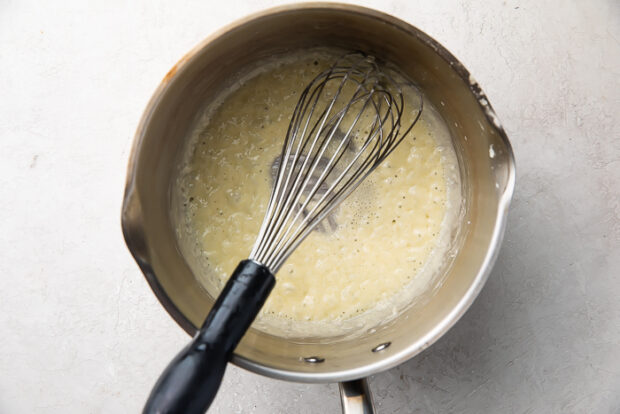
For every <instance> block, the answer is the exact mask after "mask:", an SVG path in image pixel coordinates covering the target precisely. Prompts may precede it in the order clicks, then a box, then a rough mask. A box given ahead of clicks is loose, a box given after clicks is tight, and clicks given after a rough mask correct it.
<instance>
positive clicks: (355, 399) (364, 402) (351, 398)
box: [338, 378, 375, 414]
mask: <svg viewBox="0 0 620 414" xmlns="http://www.w3.org/2000/svg"><path fill="white" fill-rule="evenodd" d="M338 388H340V401H341V402H342V412H343V413H344V414H374V413H375V407H374V405H373V403H372V395H371V394H370V389H369V388H368V380H367V379H366V378H362V379H358V380H353V381H347V382H341V383H339V384H338Z"/></svg>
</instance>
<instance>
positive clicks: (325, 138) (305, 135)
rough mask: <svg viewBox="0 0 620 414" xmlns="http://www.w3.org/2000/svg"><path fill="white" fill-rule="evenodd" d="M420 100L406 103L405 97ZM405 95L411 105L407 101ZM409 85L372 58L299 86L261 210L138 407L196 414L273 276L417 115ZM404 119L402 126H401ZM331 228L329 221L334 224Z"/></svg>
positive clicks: (355, 57) (347, 60) (350, 60)
mask: <svg viewBox="0 0 620 414" xmlns="http://www.w3.org/2000/svg"><path fill="white" fill-rule="evenodd" d="M407 89H409V90H410V92H409V94H412V96H413V97H414V98H415V99H416V100H418V101H417V102H415V103H414V104H413V105H412V106H413V107H407V105H406V100H405V96H409V94H408V92H407ZM408 101H410V100H409V99H408ZM422 107H423V99H422V95H421V94H420V92H419V91H418V90H417V88H416V87H415V86H414V85H413V84H412V83H411V82H408V81H405V80H404V79H403V78H402V77H401V76H399V75H398V74H397V73H396V72H394V71H392V70H390V69H388V68H386V67H385V66H383V65H379V64H378V63H377V61H376V60H375V59H374V58H373V57H371V56H367V55H364V54H361V53H350V54H347V55H344V56H342V57H341V58H339V59H338V60H337V61H336V62H335V63H334V64H333V65H332V66H331V67H330V68H329V69H327V70H325V71H323V72H322V73H320V74H319V75H318V76H316V78H314V79H313V80H312V81H311V82H310V84H309V85H308V86H307V87H306V88H305V89H304V90H303V92H302V93H301V96H300V98H299V101H298V102H297V105H296V107H295V110H294V111H293V115H292V118H291V121H290V124H289V127H288V131H287V133H286V137H285V139H284V145H283V147H282V152H281V154H280V157H279V160H277V162H274V169H275V168H277V173H275V174H274V185H273V190H272V193H271V197H270V199H269V203H268V205H267V212H266V213H265V217H264V220H263V223H262V226H261V228H260V231H259V233H258V236H257V238H256V242H255V243H254V246H253V248H252V251H251V253H250V255H249V258H248V259H247V260H243V261H241V262H240V263H239V265H238V266H237V268H236V269H235V271H234V272H233V274H232V276H231V277H230V279H229V280H228V282H227V284H226V286H225V287H224V289H223V290H222V292H221V293H220V295H219V297H218V298H217V300H216V302H215V304H214V305H213V308H212V309H211V311H210V312H209V314H208V316H207V318H206V320H205V322H204V324H203V325H202V327H201V329H200V330H199V331H198V332H197V333H196V335H195V336H194V338H193V340H192V341H191V342H190V343H189V344H188V345H187V346H186V347H185V348H184V349H183V351H181V353H179V354H178V355H177V356H176V357H175V358H174V359H173V361H172V362H171V363H170V364H169V365H168V367H167V368H166V370H165V371H164V372H163V374H162V375H161V376H160V378H159V380H158V381H157V383H156V384H155V387H154V388H153V391H152V392H151V395H150V396H149V399H148V401H147V403H146V406H145V408H144V412H145V413H190V414H191V413H203V412H204V411H206V409H207V408H208V407H209V405H210V404H211V402H212V400H213V398H214V397H215V394H216V392H217V390H218V388H219V385H220V382H221V379H222V376H223V374H224V370H225V368H226V364H227V362H228V360H229V359H230V357H231V356H232V353H233V350H234V349H235V347H236V346H237V344H238V343H239V341H240V340H241V338H242V337H243V335H244V333H245V332H246V331H247V329H248V328H249V327H250V324H251V323H252V321H253V320H254V318H255V317H256V315H257V314H258V312H259V311H260V309H261V307H262V305H263V304H264V302H265V300H266V299H267V297H268V295H269V293H270V292H271V290H272V289H273V286H274V285H275V277H274V274H275V273H276V272H277V271H278V270H279V269H280V267H281V266H282V265H283V263H284V262H285V260H286V259H287V258H288V257H289V256H290V255H291V254H292V253H293V251H294V250H295V248H296V247H297V246H298V245H299V244H300V243H301V242H302V241H303V240H304V238H305V237H306V236H308V234H309V233H310V232H311V231H312V230H313V229H315V228H316V227H317V226H318V225H319V223H320V222H321V220H323V219H324V218H325V217H326V216H327V215H328V214H329V213H330V212H332V211H333V210H334V209H335V208H336V207H337V206H338V205H339V204H340V203H341V202H342V201H343V200H344V199H345V198H346V197H347V196H348V195H349V194H351V192H352V191H353V190H355V188H356V187H357V186H359V184H360V183H361V182H362V181H363V180H364V179H365V178H366V177H367V176H368V175H369V174H370V173H371V172H372V171H373V170H374V169H375V168H376V167H377V166H378V165H379V164H380V163H381V162H382V161H383V160H385V158H386V157H388V156H389V154H390V153H391V152H392V151H394V149H395V148H396V147H397V146H398V144H399V143H400V142H402V140H403V139H404V138H405V136H406V135H407V134H408V133H409V132H410V131H411V129H412V128H413V126H414V125H415V123H416V122H417V121H418V120H419V118H420V115H421V113H422ZM404 118H407V120H408V121H407V125H402V124H401V123H402V122H403V121H404ZM332 225H333V223H332Z"/></svg>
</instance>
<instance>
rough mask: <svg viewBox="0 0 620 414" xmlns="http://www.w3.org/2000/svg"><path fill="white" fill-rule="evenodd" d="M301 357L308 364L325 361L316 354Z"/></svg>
mask: <svg viewBox="0 0 620 414" xmlns="http://www.w3.org/2000/svg"><path fill="white" fill-rule="evenodd" d="M302 359H303V360H304V362H307V363H309V364H320V363H321V362H324V361H325V358H321V357H318V356H311V357H304V358H302Z"/></svg>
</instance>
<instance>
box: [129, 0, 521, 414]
mask: <svg viewBox="0 0 620 414" xmlns="http://www.w3.org/2000/svg"><path fill="white" fill-rule="evenodd" d="M317 46H335V47H340V48H342V49H346V50H361V51H364V52H367V53H369V54H372V55H375V56H376V57H378V58H380V59H385V60H387V61H390V62H392V63H394V64H395V65H397V66H398V67H399V68H400V69H401V70H402V71H403V72H404V73H405V74H406V75H407V76H408V77H410V78H411V79H412V80H414V81H415V82H416V83H417V84H418V85H419V86H420V88H421V89H422V90H423V91H424V93H425V96H426V98H427V99H428V100H430V101H431V102H432V103H433V104H434V106H435V107H436V108H437V110H438V111H439V114H440V115H441V116H442V117H443V119H444V120H445V121H446V123H447V125H448V127H449V129H450V133H451V136H452V140H453V144H454V147H455V149H456V151H457V156H458V160H459V167H460V172H461V179H462V188H461V191H462V194H463V215H462V218H461V223H460V224H461V225H460V228H459V231H458V232H457V233H455V235H454V252H455V253H456V254H455V256H454V258H453V259H452V260H451V261H448V262H447V265H446V266H445V268H444V269H443V270H444V272H445V278H444V281H443V283H442V284H441V286H438V287H437V288H436V289H435V291H434V292H433V295H430V296H429V297H428V298H427V300H425V301H423V302H421V303H420V304H418V305H416V306H412V307H410V308H409V309H407V310H405V311H404V312H403V313H402V314H401V315H400V316H399V317H398V318H396V319H395V320H393V321H391V322H390V323H389V324H385V325H384V326H378V327H376V329H373V330H370V331H368V332H366V333H365V334H364V335H362V336H361V337H357V338H354V339H346V338H340V339H334V338H329V339H328V338H325V339H321V338H308V339H307V340H300V339H296V340H295V341H291V340H289V339H286V338H283V337H279V336H276V335H270V334H267V333H264V332H262V331H259V330H256V329H250V331H248V333H247V334H246V335H245V336H244V338H243V340H242V341H241V343H240V344H239V346H238V347H237V349H236V351H235V354H234V357H233V359H232V362H233V363H234V364H236V365H238V366H241V367H243V368H246V369H248V370H251V371H254V372H257V373H259V374H263V375H267V376H270V377H273V378H279V379H284V380H290V381H301V382H311V383H318V382H340V383H341V386H340V390H341V396H342V401H343V409H344V411H345V412H349V413H358V412H367V413H370V412H373V411H372V403H371V399H370V395H369V393H368V387H367V384H366V382H365V380H364V379H363V378H365V377H367V376H369V375H371V374H374V373H377V372H380V371H383V370H387V369H388V368H391V367H394V366H396V365H398V364H400V363H402V362H404V361H406V360H408V359H409V358H411V357H413V356H415V355H416V354H418V353H419V352H421V351H422V350H424V349H425V348H427V347H429V346H430V345H431V344H433V343H434V342H435V341H436V340H437V339H438V338H439V337H440V336H442V335H443V334H444V333H445V332H446V331H447V330H448V329H450V327H451V326H452V325H454V324H455V323H456V321H457V320H458V319H459V318H460V317H461V316H462V315H463V313H465V311H466V310H467V309H468V308H469V306H470V305H471V303H472V302H473V301H474V299H475V298H476V296H477V295H478V293H479V292H480V290H481V289H482V286H483V285H484V283H485V281H486V279H487V277H488V275H489V272H490V270H491V267H492V265H493V263H494V261H495V258H496V256H497V253H498V250H499V246H500V242H501V239H502V235H503V231H504V227H505V223H506V214H507V209H508V205H509V203H510V199H511V196H512V193H513V189H514V180H515V166H514V159H513V154H512V150H511V147H510V144H509V142H508V139H507V137H506V134H505V132H504V130H503V129H502V127H501V125H500V123H499V121H498V119H497V117H496V115H495V113H494V111H493V109H492V108H491V105H490V104H489V102H488V100H487V99H486V97H485V95H484V93H483V92H482V90H481V89H480V87H479V86H478V84H477V83H476V82H475V80H474V79H473V78H472V77H471V75H470V74H469V72H468V71H467V69H465V68H464V67H463V65H462V64H461V63H459V61H458V60H456V58H455V57H454V56H452V55H451V54H450V52H448V51H447V50H446V49H444V48H443V47H442V46H441V45H440V44H439V43H437V42H436V41H435V40H433V39H432V38H430V37H429V36H428V35H426V34H424V33H423V32H421V31H420V30H418V29H416V28H415V27H413V26H411V25H409V24H407V23H405V22H403V21H401V20H398V19H396V18H394V17H392V16H388V15H386V14H383V13H380V12H377V11H374V10H370V9H366V8H362V7H357V6H351V5H342V4H335V3H327V4H326V3H308V4H298V5H291V6H284V7H278V8H274V9H270V10H267V11H265V12H261V13H258V14H255V15H252V16H250V17H248V18H245V19H243V20H241V21H238V22H236V23H234V24H232V25H230V26H228V27H226V28H224V29H223V30H221V31H220V32H219V33H217V34H216V35H214V36H212V37H210V38H208V39H206V40H205V41H203V42H202V43H201V44H200V45H198V46H197V47H196V48H194V49H193V50H192V51H190V52H189V53H188V54H187V55H186V56H185V57H183V59H181V60H180V61H179V62H178V63H177V64H176V65H175V66H174V67H173V68H172V69H171V70H170V72H169V73H168V74H167V75H166V76H165V78H164V80H163V81H162V83H161V85H160V86H159V88H158V89H157V90H156V92H155V94H154V95H153V97H152V99H151V101H150V102H149V104H148V107H147V108H146V110H145V112H144V115H143V117H142V120H141V122H140V125H139V127H138V130H137V133H136V137H135V141H134V146H133V149H132V153H131V158H130V162H129V171H128V177H127V185H126V189H125V199H124V203H123V210H122V227H123V233H124V235H125V240H126V242H127V246H128V247H129V249H130V250H131V253H132V254H133V256H134V258H135V259H136V261H137V262H138V264H139V266H140V268H141V269H142V272H143V273H144V275H145V276H146V279H147V280H148V282H149V284H150V285H151V288H152V289H153V292H154V293H155V294H156V295H157V297H158V298H159V300H160V302H161V303H162V305H163V306H164V307H165V308H166V310H167V311H168V312H169V313H170V315H171V316H172V317H173V318H174V319H175V320H176V321H177V322H178V323H179V325H180V326H181V327H182V328H183V329H185V330H186V331H187V332H188V333H189V334H190V335H192V334H193V333H194V332H195V331H196V329H197V327H198V326H200V324H201V323H202V322H203V320H204V318H205V315H206V314H207V313H208V311H209V309H210V308H211V306H212V305H213V302H214V298H213V297H212V296H211V295H209V294H208V293H207V292H206V291H205V289H204V288H202V287H201V286H200V284H199V283H198V281H197V280H196V278H195V276H194V274H193V273H192V271H191V266H190V263H191V258H189V257H186V256H184V255H183V254H182V253H181V251H182V249H180V248H179V243H178V240H177V238H176V233H175V222H174V217H173V214H172V213H171V199H170V194H171V191H170V189H171V185H172V180H173V179H174V177H175V174H176V172H177V168H178V163H179V160H180V153H181V151H182V149H183V147H184V143H185V139H186V137H187V136H188V132H189V130H190V129H191V128H192V126H193V125H194V122H195V120H196V118H197V116H198V115H199V114H200V113H201V111H202V110H203V109H204V107H205V105H207V104H208V103H209V102H210V101H212V100H213V99H214V97H215V96H217V94H218V92H220V91H221V90H222V88H224V87H226V86H227V85H228V84H229V83H230V82H231V74H234V73H238V72H241V71H242V70H243V69H244V68H247V67H248V66H249V65H251V64H252V63H254V62H256V61H259V60H260V59H261V58H265V57H268V56H272V55H274V54H279V53H286V52H287V51H292V50H298V49H300V48H310V47H317ZM265 196H266V197H268V195H267V194H266V195H265ZM153 380H155V378H153Z"/></svg>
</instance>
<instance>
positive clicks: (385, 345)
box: [372, 342, 392, 352]
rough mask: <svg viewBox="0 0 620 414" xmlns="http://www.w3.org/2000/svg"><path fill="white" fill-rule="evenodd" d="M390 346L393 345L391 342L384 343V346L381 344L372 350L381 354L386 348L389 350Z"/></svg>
mask: <svg viewBox="0 0 620 414" xmlns="http://www.w3.org/2000/svg"><path fill="white" fill-rule="evenodd" d="M390 345H392V343H391V342H384V343H382V344H379V345H377V346H375V347H374V348H373V349H372V352H379V351H383V350H384V349H385V348H387V347H388V346H390Z"/></svg>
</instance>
